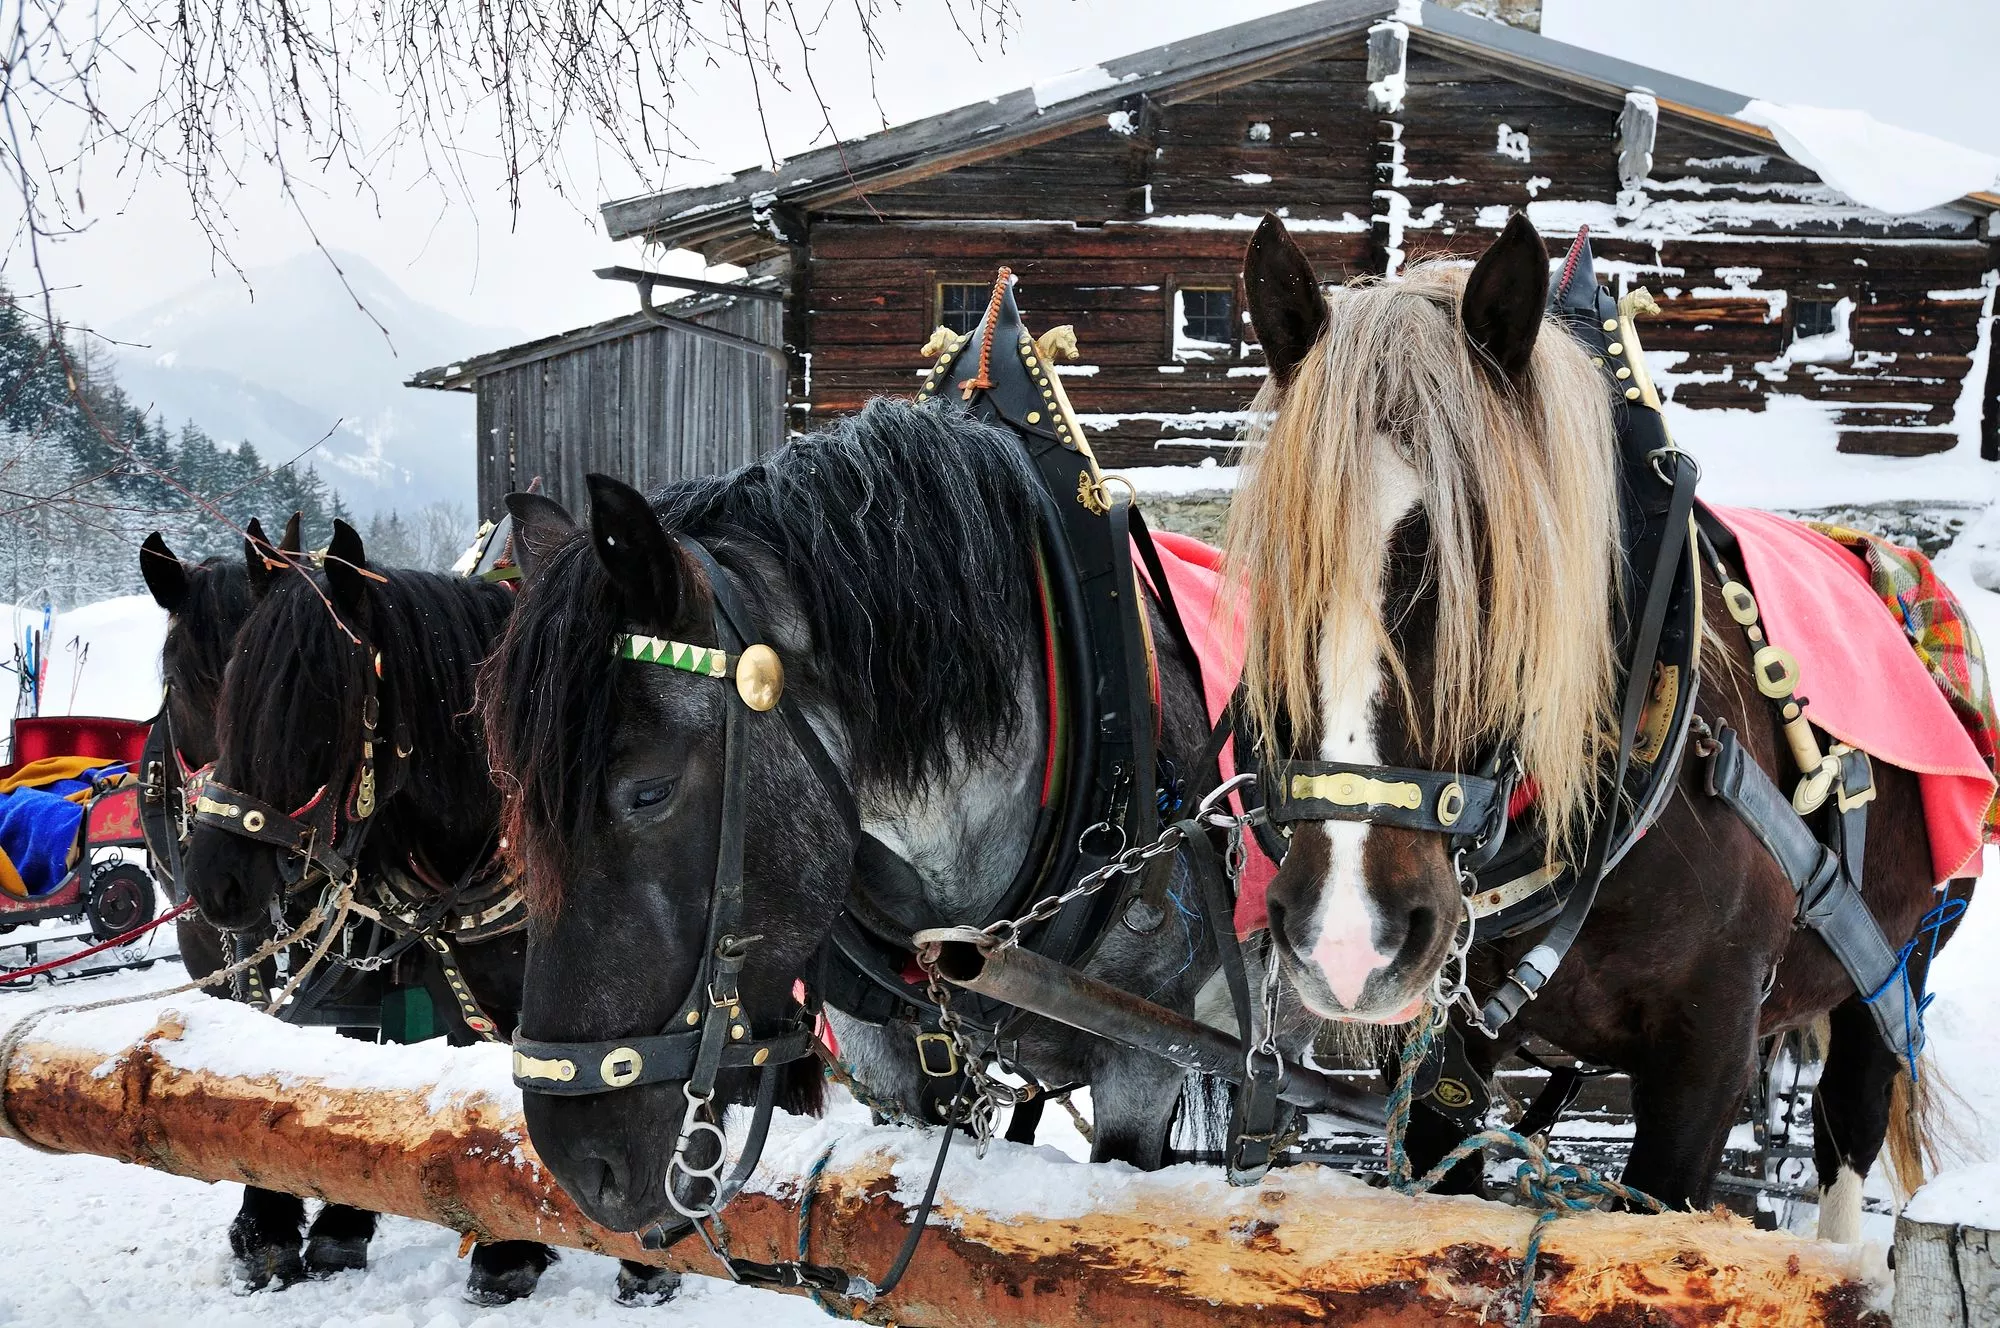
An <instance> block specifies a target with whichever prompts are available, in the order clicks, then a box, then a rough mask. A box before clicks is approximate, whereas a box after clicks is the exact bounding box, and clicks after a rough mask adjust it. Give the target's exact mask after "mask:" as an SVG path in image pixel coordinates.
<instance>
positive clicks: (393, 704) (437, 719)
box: [218, 570, 513, 833]
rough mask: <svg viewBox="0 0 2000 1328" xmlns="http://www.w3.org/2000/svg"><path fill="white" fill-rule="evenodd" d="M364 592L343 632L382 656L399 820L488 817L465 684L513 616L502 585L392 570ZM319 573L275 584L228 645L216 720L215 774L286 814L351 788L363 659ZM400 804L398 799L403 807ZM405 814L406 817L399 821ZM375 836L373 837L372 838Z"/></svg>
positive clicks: (384, 717)
mask: <svg viewBox="0 0 2000 1328" xmlns="http://www.w3.org/2000/svg"><path fill="white" fill-rule="evenodd" d="M383 575H384V576H385V579H384V580H382V581H379V582H378V581H369V582H368V583H367V584H368V589H367V592H366V595H367V604H366V608H365V610H364V612H363V613H362V614H360V615H357V618H358V621H354V622H350V623H348V624H346V626H350V627H353V628H354V629H355V631H356V633H357V634H358V635H360V636H361V637H362V638H363V639H364V640H365V641H367V642H368V644H369V646H370V647H371V648H372V649H373V650H375V651H379V652H380V653H381V656H382V670H381V672H382V682H381V684H380V687H379V695H380V699H381V720H380V724H379V726H378V729H377V733H378V737H379V740H380V741H381V742H382V743H384V744H387V743H390V742H393V741H395V740H396V738H397V737H398V736H399V735H400V736H401V737H402V739H403V740H404V741H405V742H407V744H408V746H409V748H410V750H411V753H412V755H411V757H410V762H411V771H410V777H409V778H408V779H407V780H406V781H405V784H406V788H405V789H404V793H403V798H404V799H407V801H406V802H405V804H404V806H403V807H402V808H394V809H392V808H390V807H388V806H386V805H385V808H384V814H385V818H391V817H393V819H398V820H400V819H403V816H404V815H412V814H413V815H417V816H425V817H429V818H433V819H432V823H433V824H438V823H445V824H452V825H467V826H470V825H472V824H473V823H474V822H476V821H478V820H479V819H480V816H481V808H482V806H483V807H484V818H485V825H486V826H487V827H488V828H490V827H491V825H492V824H493V822H494V820H495V819H496V818H497V814H498V808H497V806H495V805H494V803H493V801H492V798H493V794H492V790H491V787H490V785H489V784H488V782H487V781H486V779H485V778H484V777H483V776H484V771H485V768H486V766H485V759H484V746H483V743H482V741H481V735H480V731H479V723H478V719H477V717H476V716H475V715H474V714H473V713H472V708H473V678H474V673H475V670H476V669H477V667H478V665H479V661H480V660H482V659H483V658H485V656H486V652H487V651H488V650H490V649H491V648H492V645H493V641H494V638H496V637H497V636H498V635H499V633H500V628H501V625H502V623H503V622H504V621H505V619H506V616H507V612H508V610H509V608H510V607H511V606H512V601H513V595H512V593H511V592H509V591H508V590H507V589H505V588H504V587H502V586H497V585H493V584H490V583H486V582H478V581H467V580H463V579H461V578H458V577H450V576H440V575H437V574H436V573H432V572H419V571H409V570H393V571H388V572H386V573H384V574H383ZM329 596H330V591H329V590H328V587H327V583H326V578H325V577H324V576H323V575H322V574H321V573H319V572H317V571H314V572H304V573H301V572H285V573H280V574H279V575H278V576H277V578H276V580H275V581H274V583H273V585H272V587H271V590H270V592H269V593H268V594H266V595H265V597H264V599H263V600H262V601H261V602H260V603H259V604H258V605H257V606H256V608H255V609H253V610H252V612H251V615H250V618H249V620H248V621H247V622H245V623H244V625H243V630H242V632H241V633H240V634H239V636H238V637H237V649H236V654H235V658H234V659H232V660H231V662H230V665H229V671H228V676H227V680H226V681H225V683H224V685H223V703H222V707H221V713H220V715H219V716H218V720H219V724H220V733H219V735H218V738H219V746H220V749H221V767H222V771H224V772H226V777H227V778H230V779H232V780H239V781H243V782H242V783H240V784H238V785H237V786H238V787H241V788H244V789H245V790H246V791H248V792H252V793H255V794H256V795H257V796H259V797H262V798H264V799H266V800H267V801H270V802H274V803H276V804H278V805H279V806H280V807H282V808H284V809H285V810H288V811H289V810H291V809H292V808H294V807H296V806H299V805H300V804H302V803H303V802H305V801H306V800H307V799H308V798H310V797H311V796H312V794H313V792H314V791H315V790H316V789H318V788H319V786H320V785H322V784H325V783H328V782H329V781H342V782H343V790H342V791H344V781H346V780H347V779H349V778H351V776H352V774H353V772H354V770H355V768H356V765H357V763H358V761H359V759H360V755H361V741H362V731H363V730H362V723H361V707H360V699H359V698H360V697H361V695H362V691H363V688H364V686H365V675H364V673H363V670H364V669H368V668H370V667H372V664H373V656H372V655H371V654H370V652H369V650H368V649H364V648H363V647H361V646H358V645H356V644H355V643H354V642H353V641H352V640H350V639H349V637H348V635H347V633H346V631H345V630H343V624H342V623H341V622H339V621H338V620H337V619H336V617H335V614H334V611H333V609H332V608H331V607H330V604H329V600H328V597H329ZM399 800H400V799H399ZM398 812H401V813H402V814H403V815H397V814H396V813H398ZM378 833H379V832H378Z"/></svg>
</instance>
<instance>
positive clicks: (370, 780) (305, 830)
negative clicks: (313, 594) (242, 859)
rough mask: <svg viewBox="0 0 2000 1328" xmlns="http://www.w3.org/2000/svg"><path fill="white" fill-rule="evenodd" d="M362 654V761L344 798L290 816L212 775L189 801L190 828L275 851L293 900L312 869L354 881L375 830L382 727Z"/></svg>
mask: <svg viewBox="0 0 2000 1328" xmlns="http://www.w3.org/2000/svg"><path fill="white" fill-rule="evenodd" d="M361 648H362V649H363V650H365V651H367V653H368V658H369V661H370V663H369V666H368V667H366V668H363V669H362V671H361V675H362V680H363V681H362V694H361V760H360V762H359V763H358V764H357V766H356V767H355V771H354V777H353V779H352V780H351V781H349V783H348V786H347V790H346V792H345V794H344V795H342V796H340V797H338V798H332V797H329V796H328V792H329V789H330V788H331V785H321V786H320V789H319V791H318V792H317V793H315V794H313V796H312V798H311V799H310V800H309V801H307V803H306V804H305V805H304V806H303V807H300V808H298V809H297V810H296V811H292V812H289V813H288V812H284V811H281V810H279V809H278V808H277V807H276V806H274V805H272V804H271V803H268V802H266V801H264V800H263V799H262V798H259V797H256V796H254V795H253V794H249V793H245V792H243V791H242V790H241V789H233V788H230V787H229V786H228V785H226V784H224V783H222V782H221V781H220V780H218V779H216V778H215V777H214V776H213V774H210V775H209V776H208V777H207V778H206V779H204V780H203V781H202V783H201V786H200V791H199V792H198V793H197V794H196V797H195V800H194V822H195V824H196V825H207V826H214V827H216V828H218V829H222V830H226V831H228V832H229V833H231V834H234V835H241V836H242V837H243V838H245V839H252V840H256V841H257V842H259V843H263V844H269V845H270V846H271V847H272V848H274V849H276V850H278V871H279V874H280V875H282V876H283V877H284V878H285V881H286V884H287V886H288V888H289V890H291V891H293V892H296V891H298V890H300V889H302V888H303V887H304V886H305V885H306V884H307V882H308V881H309V880H310V879H311V876H312V873H313V870H314V869H317V870H318V871H320V872H321V873H323V874H324V875H325V876H326V878H327V879H328V880H330V881H336V882H338V881H350V880H352V879H354V876H355V874H356V863H357V860H358V858H359V856H360V853H361V848H362V845H363V844H364V843H365V842H366V840H367V838H368V832H369V831H370V830H371V829H373V828H374V824H375V820H374V818H375V810H376V807H377V805H378V803H379V796H378V795H379V789H378V787H377V782H376V768H375V744H376V741H377V738H376V733H377V729H378V727H379V725H380V722H381V698H380V696H379V695H378V693H377V687H378V685H379V683H380V681H381V677H382V655H381V652H380V651H377V650H374V649H372V648H371V647H369V646H368V645H367V644H366V643H363V645H362V646H361ZM396 754H397V755H398V756H399V757H407V756H408V755H409V748H408V745H407V744H406V743H403V742H400V741H399V742H398V744H397V749H396Z"/></svg>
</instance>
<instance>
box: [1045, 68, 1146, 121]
mask: <svg viewBox="0 0 2000 1328" xmlns="http://www.w3.org/2000/svg"><path fill="white" fill-rule="evenodd" d="M1137 77H1139V76H1138V74H1136V73H1128V74H1125V75H1123V76H1122V77H1121V76H1119V75H1117V74H1113V73H1112V72H1111V71H1110V70H1108V69H1106V68H1105V67H1104V66H1103V65H1091V66H1089V67H1088V68H1084V69H1071V70H1067V71H1065V72H1064V73H1060V74H1057V75H1055V76H1054V77H1052V78H1045V79H1042V80H1041V81H1040V82H1038V83H1036V84H1035V86H1034V93H1035V108H1036V109H1037V110H1046V109H1047V108H1048V107H1051V106H1057V105H1060V104H1061V103H1063V102H1066V101H1075V100H1076V99H1077V98H1078V97H1087V96H1089V95H1090V94H1091V93H1093V92H1102V91H1104V89H1106V88H1115V87H1117V86H1118V85H1119V84H1120V83H1130V82H1131V81H1132V80H1133V79H1135V78H1137Z"/></svg>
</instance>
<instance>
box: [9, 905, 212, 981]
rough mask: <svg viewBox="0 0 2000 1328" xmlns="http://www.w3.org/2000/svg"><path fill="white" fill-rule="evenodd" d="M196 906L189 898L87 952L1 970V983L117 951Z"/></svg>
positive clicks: (33, 975) (82, 951) (80, 951)
mask: <svg viewBox="0 0 2000 1328" xmlns="http://www.w3.org/2000/svg"><path fill="white" fill-rule="evenodd" d="M194 904H195V901H194V899H193V898H192V897H189V898H188V899H187V901H186V902H184V903H180V904H176V905H175V906H174V907H172V908H170V909H168V910H167V911H166V912H165V913H162V914H161V915H160V916H159V917H157V918H154V919H153V920H152V921H151V922H142V923H140V924H139V925H138V926H136V927H134V928H133V929H132V930H130V931H128V932H126V933H125V934H124V935H123V936H113V937H112V938H111V939H110V940H108V941H99V942H98V943H97V944H96V945H93V946H91V947H90V948H89V949H87V950H78V951H77V952H76V953H75V954H69V955H64V956H63V957H62V958H60V959H51V960H49V961H48V962H46V963H41V964H36V965H35V966H34V967H33V968H0V982H13V981H15V980H17V979H19V978H32V977H38V976H40V975H41V974H43V973H49V972H53V971H54V970H56V969H58V968H61V967H62V966H63V965H65V964H74V963H75V962H76V961H77V960H79V959H88V958H90V957H91V956H92V955H94V954H103V953H104V952H105V951H106V950H111V949H115V948H116V947H118V946H121V945H124V944H125V943H126V942H128V941H132V940H136V939H138V938H139V937H141V936H144V935H145V934H146V933H147V932H149V931H152V930H153V929H154V928H155V927H164V926H166V925H167V924H168V923H169V922H172V921H173V920H174V919H175V918H177V917H179V916H180V915H181V914H183V913H185V912H187V911H188V910H189V909H191V908H193V907H194ZM15 944H17V945H18V944H20V942H18V941H16V942H15Z"/></svg>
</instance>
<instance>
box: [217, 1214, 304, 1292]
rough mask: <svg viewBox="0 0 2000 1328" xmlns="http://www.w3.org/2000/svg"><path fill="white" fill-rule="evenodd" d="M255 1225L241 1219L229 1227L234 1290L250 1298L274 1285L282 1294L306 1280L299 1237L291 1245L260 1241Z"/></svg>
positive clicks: (293, 1239)
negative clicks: (283, 1291)
mask: <svg viewBox="0 0 2000 1328" xmlns="http://www.w3.org/2000/svg"><path fill="white" fill-rule="evenodd" d="M262 1234H263V1233H261V1232H259V1231H258V1230H257V1228H256V1227H255V1225H254V1224H251V1223H247V1222H245V1221H243V1220H242V1219H241V1218H238V1219H237V1220H236V1221H234V1222H232V1223H230V1224H229V1253H230V1255H231V1258H230V1269H231V1271H232V1272H233V1273H234V1275H235V1277H234V1282H233V1284H232V1286H231V1288H230V1289H231V1290H233V1291H235V1292H236V1293H237V1294H238V1295H245V1296H247V1295H250V1294H251V1293H253V1292H257V1291H263V1290H265V1289H267V1288H269V1287H271V1286H273V1285H274V1284H275V1285H276V1287H277V1288H278V1289H279V1290H283V1289H284V1288H286V1287H288V1286H290V1285H291V1284H292V1283H294V1282H301V1281H304V1280H305V1276H306V1269H305V1264H304V1263H303V1262H302V1261H301V1260H300V1259H299V1247H298V1243H297V1242H298V1236H297V1235H296V1234H294V1235H293V1237H292V1240H291V1242H290V1243H286V1242H283V1241H271V1240H268V1239H260V1238H259V1237H260V1236H261V1235H262Z"/></svg>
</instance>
